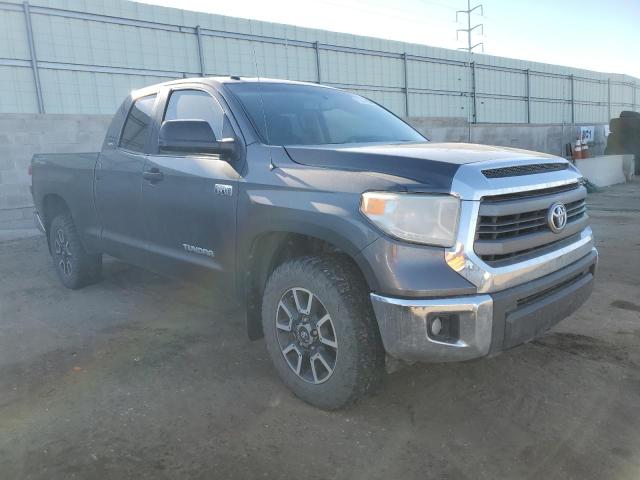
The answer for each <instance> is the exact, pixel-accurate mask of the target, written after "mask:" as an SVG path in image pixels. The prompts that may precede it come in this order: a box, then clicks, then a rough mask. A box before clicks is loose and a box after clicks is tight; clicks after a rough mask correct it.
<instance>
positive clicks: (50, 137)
mask: <svg viewBox="0 0 640 480" xmlns="http://www.w3.org/2000/svg"><path fill="white" fill-rule="evenodd" d="M110 121H111V116H110V115H39V114H3V115H0V221H3V220H5V221H6V220H18V219H21V218H28V217H29V216H31V211H32V206H33V202H32V200H31V194H30V192H29V184H30V178H29V175H28V168H29V163H30V161H31V157H32V156H33V154H35V153H65V152H88V151H96V150H99V149H100V146H101V145H102V140H103V139H104V134H105V132H106V130H107V127H108V126H109V122H110Z"/></svg>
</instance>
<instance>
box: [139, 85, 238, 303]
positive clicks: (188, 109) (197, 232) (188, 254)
mask: <svg viewBox="0 0 640 480" xmlns="http://www.w3.org/2000/svg"><path fill="white" fill-rule="evenodd" d="M178 119H196V120H207V121H208V122H209V124H210V125H211V128H212V130H213V132H214V134H215V135H216V138H222V135H223V124H224V123H225V122H224V111H223V110H222V107H221V106H220V103H219V102H218V101H217V100H216V99H215V98H214V97H213V96H212V95H211V94H210V93H208V92H205V91H203V90H196V89H184V88H183V89H177V90H173V91H171V92H169V98H168V102H167V108H166V109H165V112H164V115H163V118H162V119H161V122H162V121H165V120H178ZM227 136H230V135H229V134H227ZM238 180H239V175H238V173H237V172H236V170H235V168H234V166H233V165H232V164H231V163H229V162H228V161H226V160H222V159H221V158H220V157H219V156H218V155H199V154H182V153H180V154H177V153H170V154H165V153H162V152H158V153H156V154H151V155H149V156H148V158H147V161H146V164H145V167H144V173H143V181H142V215H143V218H144V225H145V230H146V238H147V244H148V249H149V251H150V252H151V254H152V256H153V265H150V268H152V269H153V270H156V271H159V272H161V273H165V274H168V275H171V276H174V277H181V278H184V279H187V280H190V281H194V282H198V283H199V284H201V285H202V286H205V287H207V286H210V284H211V283H214V284H215V285H213V286H214V288H215V289H217V290H222V291H226V290H227V288H229V289H231V288H233V287H234V282H235V277H234V273H235V243H236V207H237V203H238V188H237V187H238Z"/></svg>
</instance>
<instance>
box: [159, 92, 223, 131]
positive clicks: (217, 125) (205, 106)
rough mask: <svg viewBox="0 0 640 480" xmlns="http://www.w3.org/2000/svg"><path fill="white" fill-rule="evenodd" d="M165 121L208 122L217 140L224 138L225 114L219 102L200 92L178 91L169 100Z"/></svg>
mask: <svg viewBox="0 0 640 480" xmlns="http://www.w3.org/2000/svg"><path fill="white" fill-rule="evenodd" d="M164 119H165V120H206V121H207V122H209V125H211V130H213V133H214V134H215V136H216V138H217V139H220V138H223V137H222V124H223V120H224V112H223V111H222V107H221V106H220V104H219V103H218V101H217V100H216V99H215V98H213V97H212V96H211V95H209V94H208V93H206V92H203V91H200V90H176V91H175V92H173V93H172V94H171V97H170V98H169V104H168V105H167V110H166V112H165V114H164Z"/></svg>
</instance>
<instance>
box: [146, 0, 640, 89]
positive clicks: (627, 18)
mask: <svg viewBox="0 0 640 480" xmlns="http://www.w3.org/2000/svg"><path fill="white" fill-rule="evenodd" d="M143 3H151V4H154V5H163V6H167V7H176V8H182V9H186V10H197V11H202V12H208V13H217V14H220V15H229V16H234V17H242V18H251V19H256V20H265V21H269V22H276V23H285V24H291V25H298V26H301V27H310V28H319V29H323V30H331V31H335V32H345V33H352V34H356V35H366V36H372V37H379V38H386V39H390V40H400V41H405V42H411V43H421V44H425V45H431V46H435V47H444V48H451V49H456V48H459V47H464V46H466V37H465V34H464V33H463V32H460V34H459V39H456V30H457V29H459V28H466V16H465V15H458V20H459V22H460V23H456V10H461V9H466V7H467V0H433V1H431V0H312V1H311V0H232V1H228V0H144V2H143ZM480 3H481V4H482V5H483V9H482V10H483V11H482V14H481V12H480V10H476V11H475V12H474V13H473V14H472V25H475V24H476V23H482V24H483V25H484V34H483V32H482V31H481V30H480V29H479V28H478V29H476V30H475V31H474V34H473V43H474V44H476V43H479V42H483V44H484V52H485V53H487V54H491V55H498V56H503V57H510V58H519V59H523V60H532V61H537V62H544V63H552V64H558V65H567V66H571V67H578V68H586V69H589V70H596V71H600V72H612V73H626V74H627V75H633V76H635V77H637V78H640V0H481V1H480V0H473V1H472V2H471V6H472V7H473V6H475V5H478V4H480ZM476 51H478V52H480V49H479V48H478V49H476Z"/></svg>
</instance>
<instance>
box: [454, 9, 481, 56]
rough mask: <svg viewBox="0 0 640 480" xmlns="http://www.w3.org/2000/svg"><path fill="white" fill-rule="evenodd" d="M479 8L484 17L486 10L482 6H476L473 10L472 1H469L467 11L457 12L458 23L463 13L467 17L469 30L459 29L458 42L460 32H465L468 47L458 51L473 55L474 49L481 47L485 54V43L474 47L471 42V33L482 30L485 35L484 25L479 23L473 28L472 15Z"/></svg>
mask: <svg viewBox="0 0 640 480" xmlns="http://www.w3.org/2000/svg"><path fill="white" fill-rule="evenodd" d="M478 8H479V9H480V15H482V16H484V9H483V8H482V4H479V5H476V6H475V7H473V8H471V0H467V9H466V10H458V11H457V12H456V22H457V21H458V15H460V14H461V13H463V14H466V15H467V28H459V29H458V30H456V40H457V39H458V38H459V34H460V32H465V33H466V34H467V46H466V47H462V48H459V49H458V50H466V51H467V52H469V53H471V52H473V49H474V48H476V47H481V48H482V51H483V52H484V43H482V42H480V43H476V44H475V45H472V41H471V33H472V32H473V31H474V30H475V29H476V28H480V30H481V31H482V35H484V25H483V24H482V23H478V24H476V25H474V26H473V27H472V26H471V13H472V12H473V11H474V10H477V9H478Z"/></svg>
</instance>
